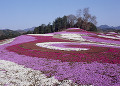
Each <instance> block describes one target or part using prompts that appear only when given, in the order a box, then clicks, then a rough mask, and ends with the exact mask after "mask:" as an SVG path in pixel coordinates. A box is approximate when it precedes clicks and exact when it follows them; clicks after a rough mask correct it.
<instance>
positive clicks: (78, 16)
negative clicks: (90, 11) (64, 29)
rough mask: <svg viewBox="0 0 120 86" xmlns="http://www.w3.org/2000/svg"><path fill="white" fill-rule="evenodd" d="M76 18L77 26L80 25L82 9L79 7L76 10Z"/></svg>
mask: <svg viewBox="0 0 120 86" xmlns="http://www.w3.org/2000/svg"><path fill="white" fill-rule="evenodd" d="M76 18H77V24H76V25H77V27H79V28H80V27H81V25H82V10H81V9H79V10H78V11H77V15H76Z"/></svg>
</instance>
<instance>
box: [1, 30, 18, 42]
mask: <svg viewBox="0 0 120 86" xmlns="http://www.w3.org/2000/svg"><path fill="white" fill-rule="evenodd" d="M19 35H20V33H19V32H17V31H13V30H9V29H5V30H0V40H3V39H8V38H13V37H16V36H19Z"/></svg>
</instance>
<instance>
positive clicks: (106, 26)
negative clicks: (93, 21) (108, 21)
mask: <svg viewBox="0 0 120 86" xmlns="http://www.w3.org/2000/svg"><path fill="white" fill-rule="evenodd" d="M98 28H99V29H108V28H112V29H116V30H120V26H117V27H113V26H108V25H101V26H99V27H98Z"/></svg>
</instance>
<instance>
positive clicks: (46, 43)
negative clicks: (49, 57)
mask: <svg viewBox="0 0 120 86" xmlns="http://www.w3.org/2000/svg"><path fill="white" fill-rule="evenodd" d="M65 43H70V44H71V42H43V43H37V44H36V45H37V46H39V47H44V48H48V49H54V50H65V51H81V50H89V49H88V48H69V47H68V48H67V47H65V48H64V47H57V46H52V44H61V45H62V44H65Z"/></svg>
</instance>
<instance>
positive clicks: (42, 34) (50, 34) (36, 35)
mask: <svg viewBox="0 0 120 86" xmlns="http://www.w3.org/2000/svg"><path fill="white" fill-rule="evenodd" d="M27 35H32V36H53V34H27Z"/></svg>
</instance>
